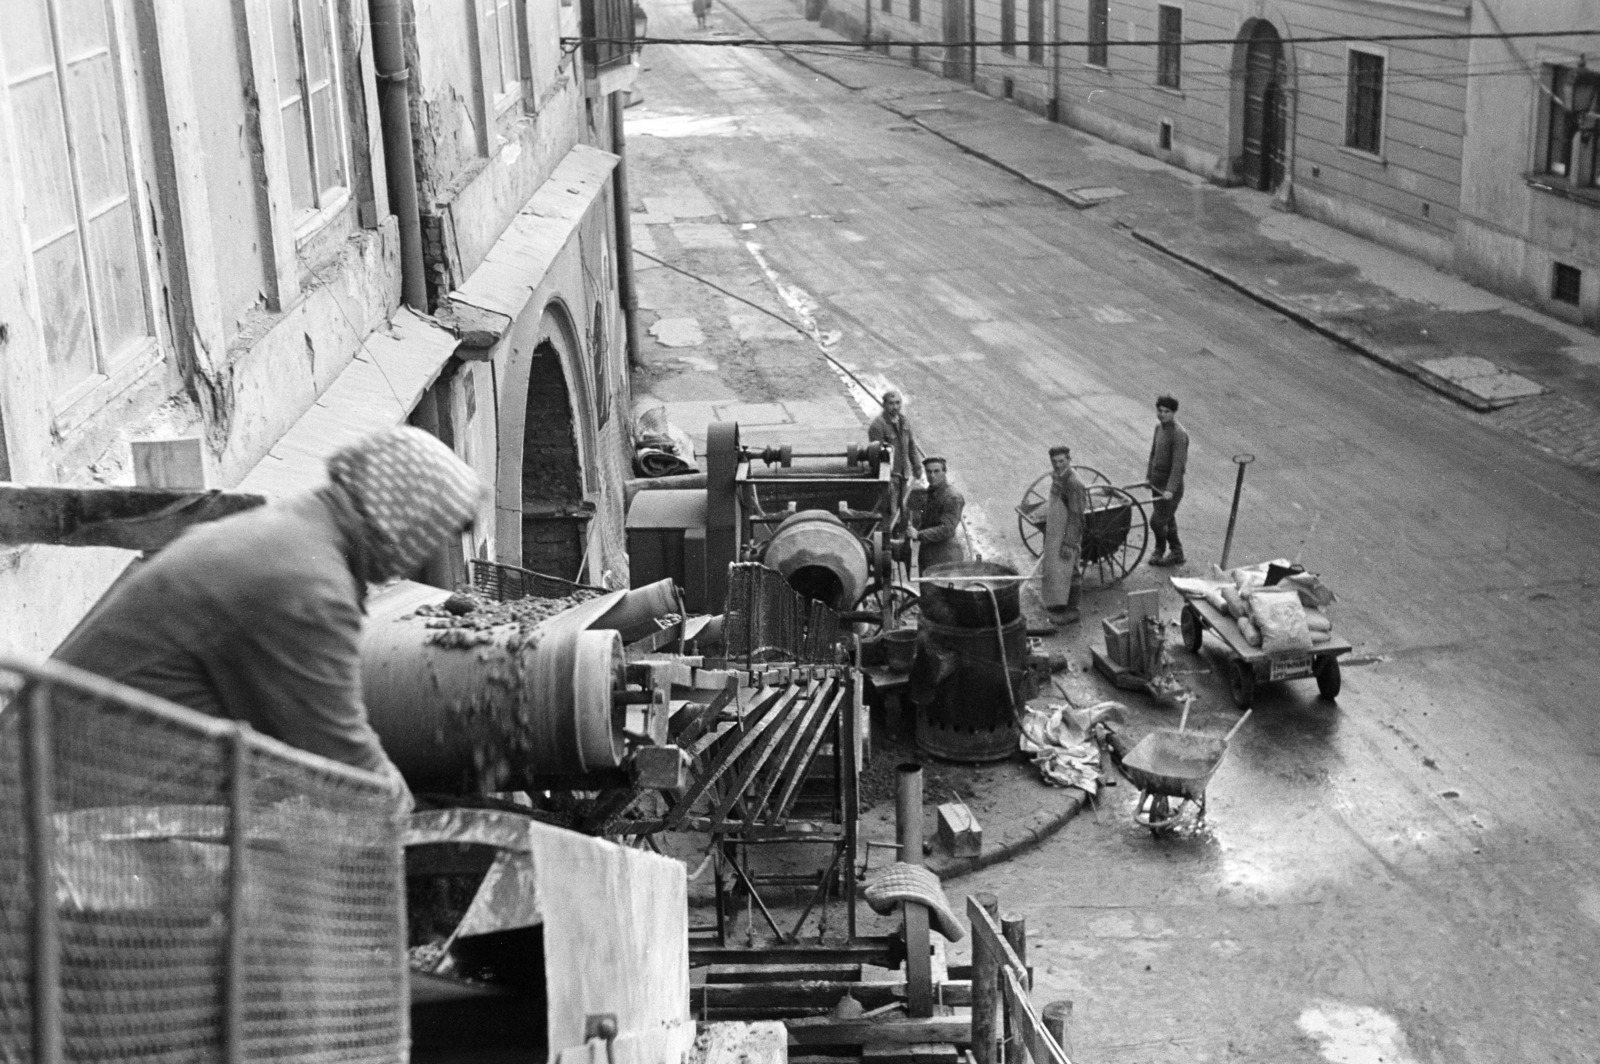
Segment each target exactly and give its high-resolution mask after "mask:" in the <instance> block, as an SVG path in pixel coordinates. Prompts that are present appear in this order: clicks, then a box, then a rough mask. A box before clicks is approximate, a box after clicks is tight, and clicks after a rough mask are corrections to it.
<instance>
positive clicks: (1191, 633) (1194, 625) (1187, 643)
mask: <svg viewBox="0 0 1600 1064" xmlns="http://www.w3.org/2000/svg"><path fill="white" fill-rule="evenodd" d="M1178 627H1179V629H1180V630H1181V631H1182V632H1183V648H1184V649H1185V650H1187V651H1188V652H1189V653H1191V654H1198V653H1200V637H1201V635H1202V629H1201V627H1200V614H1199V613H1197V612H1195V608H1194V607H1193V606H1185V607H1184V608H1183V612H1182V613H1180V614H1179V615H1178Z"/></svg>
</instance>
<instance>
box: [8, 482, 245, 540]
mask: <svg viewBox="0 0 1600 1064" xmlns="http://www.w3.org/2000/svg"><path fill="white" fill-rule="evenodd" d="M266 501H267V500H266V499H265V498H264V497H263V496H260V495H251V494H246V493H243V492H225V491H173V490H170V489H165V488H122V487H109V488H66V487H53V486H52V487H25V486H22V485H16V484H0V543H3V544H6V545H20V544H24V543H46V544H51V545H53V546H61V547H120V548H122V549H123V550H160V549H161V548H162V547H165V546H166V545H167V544H168V543H171V542H172V541H173V540H174V539H177V538H178V536H180V535H181V534H182V533H183V532H184V531H186V530H187V529H188V528H189V527H190V526H191V525H197V524H203V523H204V522H207V521H216V520H218V519H220V518H223V517H229V516H231V515H233V514H236V513H242V512H244V511H245V510H253V509H255V508H256V507H257V506H262V505H265V504H266Z"/></svg>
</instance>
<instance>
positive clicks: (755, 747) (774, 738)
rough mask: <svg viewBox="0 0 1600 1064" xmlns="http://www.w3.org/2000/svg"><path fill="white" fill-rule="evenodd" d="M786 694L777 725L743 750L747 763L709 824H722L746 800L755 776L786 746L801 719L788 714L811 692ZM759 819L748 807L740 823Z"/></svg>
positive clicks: (756, 810) (793, 687)
mask: <svg viewBox="0 0 1600 1064" xmlns="http://www.w3.org/2000/svg"><path fill="white" fill-rule="evenodd" d="M788 690H789V691H790V694H789V696H788V697H787V698H786V699H785V700H784V703H783V705H782V706H780V707H778V708H776V709H774V710H773V716H774V719H775V720H776V723H775V724H774V725H772V726H771V727H769V728H767V729H766V732H765V734H764V735H763V737H762V739H761V741H760V742H759V743H753V744H752V745H751V746H750V747H748V748H747V749H746V751H745V755H744V756H745V757H746V758H747V762H746V764H745V765H744V767H743V768H741V769H740V770H739V772H738V774H737V775H736V776H734V778H733V781H732V782H731V783H730V784H729V785H728V793H727V795H726V796H725V797H724V798H723V799H722V802H721V803H720V804H719V805H718V806H717V808H716V810H715V811H714V812H713V813H712V814H711V821H712V823H714V824H718V825H721V824H723V823H724V822H725V821H726V820H727V818H728V812H729V811H730V810H731V809H732V808H733V804H734V803H735V802H737V801H739V800H740V799H741V798H746V797H748V796H749V788H750V784H751V782H752V781H753V780H755V778H756V775H757V773H759V772H760V771H761V769H762V768H763V767H765V765H766V763H767V761H768V760H769V759H771V757H772V755H773V753H774V751H776V750H778V749H779V748H780V747H782V746H784V745H785V740H786V739H788V737H789V736H790V735H791V734H793V733H795V732H796V729H797V726H798V725H799V724H800V723H801V722H802V720H803V719H804V714H801V713H793V712H790V710H791V709H793V707H794V704H795V702H796V701H798V700H799V696H800V695H802V694H806V695H810V694H813V693H814V692H812V691H807V690H806V688H804V687H802V686H801V685H799V684H792V685H790V686H789V688H788ZM768 790H770V788H768ZM760 815H761V810H760V806H759V805H756V804H748V805H747V808H746V809H745V815H744V816H743V817H742V818H741V819H742V820H747V821H750V822H752V823H753V822H754V821H755V820H756V819H757V818H758V817H759V816H760Z"/></svg>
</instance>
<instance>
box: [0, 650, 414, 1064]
mask: <svg viewBox="0 0 1600 1064" xmlns="http://www.w3.org/2000/svg"><path fill="white" fill-rule="evenodd" d="M402 826H403V810H402V808H401V805H400V801H399V798H398V796H397V794H396V793H395V791H394V790H393V788H392V786H391V785H390V784H389V782H388V781H386V780H384V779H382V778H381V777H378V776H376V775H373V774H371V773H367V772H363V771H360V770H357V769H352V768H348V767H346V766H343V765H339V764H336V763H334V762H330V761H327V760H325V759H322V758H318V757H315V756H312V755H308V754H305V753H302V752H301V751H298V750H294V749H292V748H290V747H288V746H285V745H283V744H282V743H278V742H276V741H273V740H270V739H267V738H264V737H262V736H260V735H258V734H256V733H254V732H253V731H251V730H250V729H249V728H247V727H244V726H241V725H237V724H234V723H232V722H228V721H221V720H215V719H212V718H210V717H206V716H203V715H201V714H197V713H193V712H190V711H188V710H184V709H181V708H180V707H177V706H173V705H171V704H170V703H166V702H163V701H161V700H160V699H155V698H152V697H150V696H148V695H145V694H143V693H141V692H138V691H134V690H132V689H130V688H126V687H122V686H120V685H117V684H113V683H111V682H109V681H106V680H103V679H100V678H98V677H93V676H90V675H88V674H86V673H83V672H80V671H78V670H74V669H70V668H67V667H65V666H62V665H60V664H58V663H54V662H43V661H21V660H17V659H13V658H11V657H8V656H0V956H4V957H5V958H6V964H5V965H4V966H0V1061H3V1062H4V1064H12V1062H18V1064H20V1062H22V1061H38V1062H40V1064H55V1062H58V1061H108V1062H109V1061H119V1062H123V1061H126V1062H135V1061H136V1062H169V1061H170V1062H191V1061H194V1062H199V1061H229V1062H234V1061H275V1062H277V1061H282V1062H286V1064H287V1062H301V1061H305V1062H324V1061H326V1062H334V1061H338V1062H369V1061H370V1062H378V1061H384V1062H398V1061H401V1060H403V1059H405V1056H406V1046H407V1033H408V1032H407V1026H406V1024H407V993H406V974H405V964H406V955H405V920H404V904H405V881H404V868H403V859H402V853H401V840H402Z"/></svg>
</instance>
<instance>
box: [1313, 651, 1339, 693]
mask: <svg viewBox="0 0 1600 1064" xmlns="http://www.w3.org/2000/svg"><path fill="white" fill-rule="evenodd" d="M1341 686H1343V680H1342V677H1341V676H1340V675H1339V659H1338V658H1334V657H1326V658H1323V659H1321V661H1320V662H1318V668H1317V693H1318V694H1319V695H1321V696H1322V697H1323V698H1325V699H1327V700H1328V701H1329V702H1332V701H1333V700H1334V699H1336V698H1338V697H1339V688H1340V687H1341Z"/></svg>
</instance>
